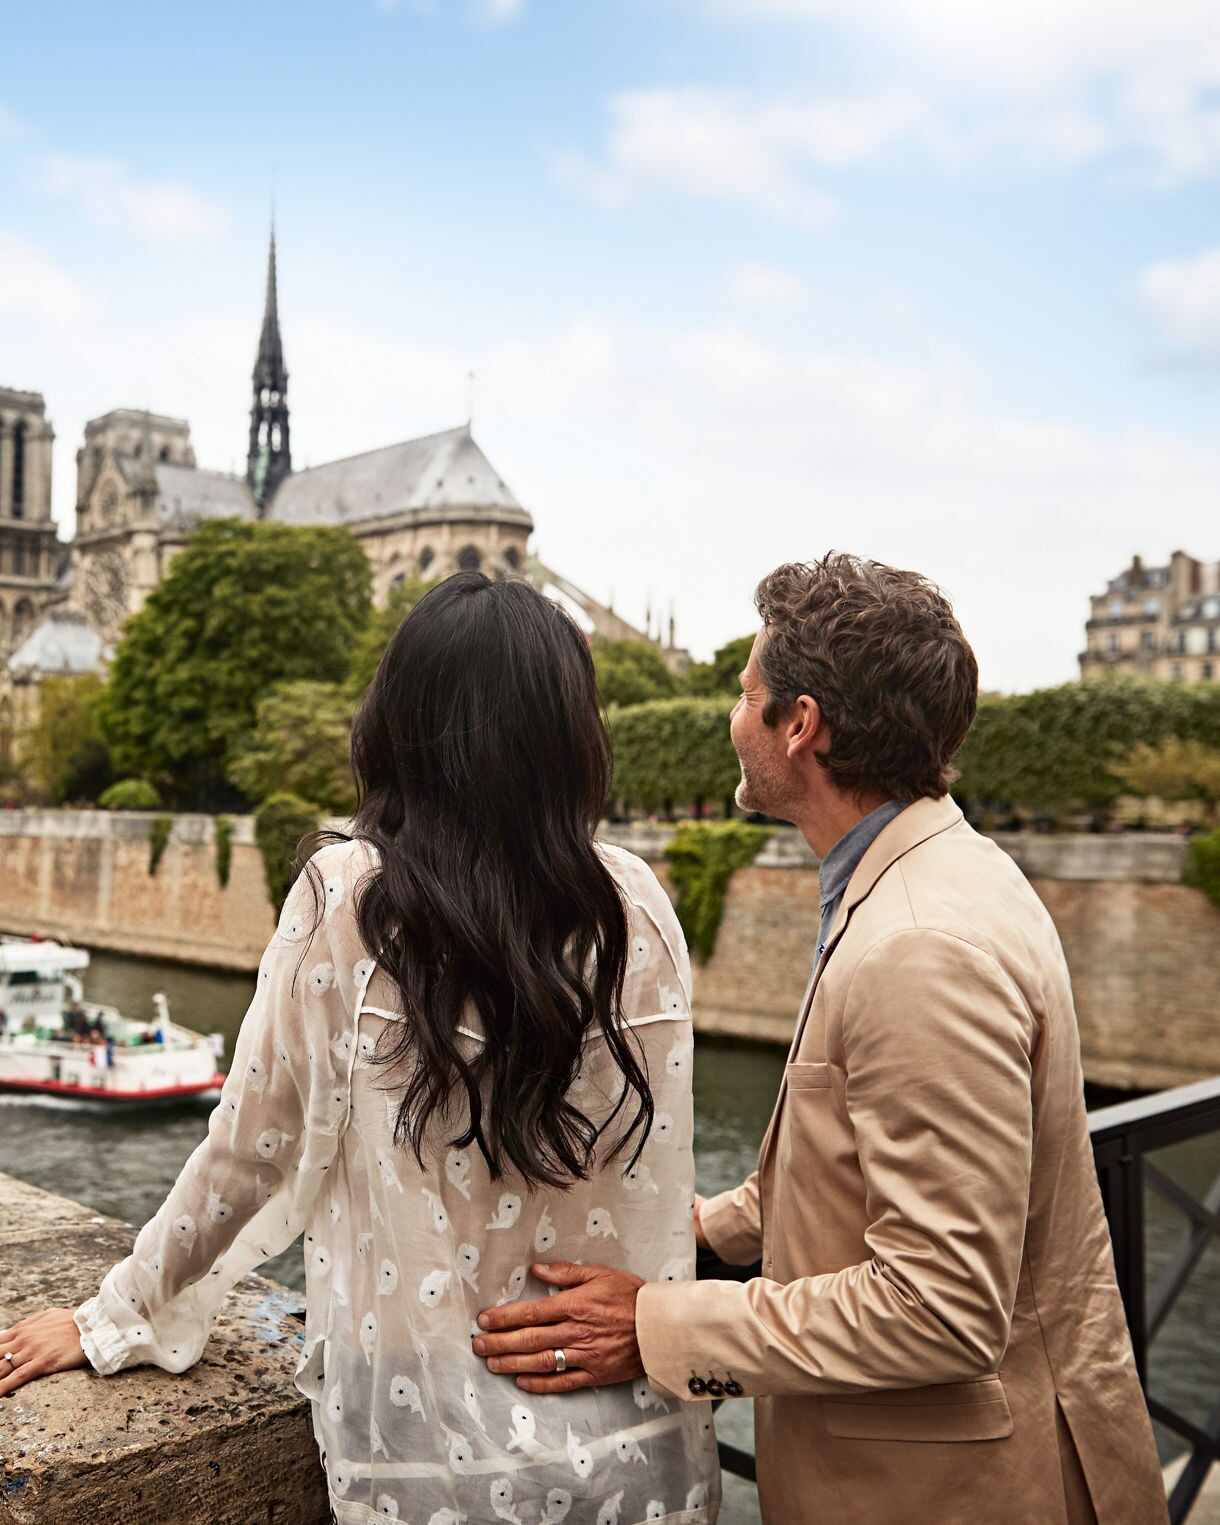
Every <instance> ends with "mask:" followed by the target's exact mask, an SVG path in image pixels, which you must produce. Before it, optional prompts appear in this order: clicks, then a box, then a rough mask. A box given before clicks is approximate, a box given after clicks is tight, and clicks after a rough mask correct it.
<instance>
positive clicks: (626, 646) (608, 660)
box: [593, 638, 677, 704]
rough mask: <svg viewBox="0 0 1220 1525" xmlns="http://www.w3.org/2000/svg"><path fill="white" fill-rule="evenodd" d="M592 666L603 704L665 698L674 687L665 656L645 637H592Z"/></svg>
mask: <svg viewBox="0 0 1220 1525" xmlns="http://www.w3.org/2000/svg"><path fill="white" fill-rule="evenodd" d="M593 667H594V669H595V671H596V673H597V686H598V687H599V688H600V689H601V694H602V698H603V700H604V701H605V702H606V704H644V703H646V702H647V701H648V700H649V699H667V698H669V696H670V695H671V694H673V693H674V692H675V691H676V689H677V681H676V680H675V678H674V675H673V673H671V672H670V670H669V668H668V667H666V665H665V658H664V657H663V656H662V655H661V653H660V651H659V650H658V649H657V647H655V646H652V645H649V643H648V642H647V641H605V640H601V639H600V638H599V639H596V640H594V642H593Z"/></svg>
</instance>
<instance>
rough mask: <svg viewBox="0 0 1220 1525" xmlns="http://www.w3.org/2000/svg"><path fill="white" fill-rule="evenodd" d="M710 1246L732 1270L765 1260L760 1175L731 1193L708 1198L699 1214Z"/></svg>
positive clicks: (744, 1182) (756, 1175) (752, 1177)
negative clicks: (732, 1267) (759, 1186)
mask: <svg viewBox="0 0 1220 1525" xmlns="http://www.w3.org/2000/svg"><path fill="white" fill-rule="evenodd" d="M699 1223H700V1226H701V1227H702V1229H703V1233H704V1236H705V1237H706V1239H707V1242H708V1243H709V1244H710V1245H711V1247H712V1249H713V1250H715V1252H716V1254H717V1255H719V1256H720V1258H721V1260H723V1261H727V1263H728V1264H729V1265H731V1266H748V1265H750V1264H752V1262H754V1261H755V1260H759V1259H761V1257H762V1201H761V1198H760V1196H759V1191H758V1172H757V1171H755V1172H754V1174H753V1175H752V1176H750V1177H748V1179H746V1180H744V1181H743V1182H742V1183H741V1185H740V1186H735V1187H734V1188H733V1190H732V1191H722V1192H720V1193H718V1195H716V1196H714V1197H708V1198H707V1199H706V1201H705V1202H704V1204H703V1207H702V1209H701V1210H700V1213H699Z"/></svg>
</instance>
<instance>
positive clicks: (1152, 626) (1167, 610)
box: [1080, 551, 1220, 683]
mask: <svg viewBox="0 0 1220 1525" xmlns="http://www.w3.org/2000/svg"><path fill="white" fill-rule="evenodd" d="M1089 605H1090V608H1089V619H1088V622H1087V623H1086V625H1085V649H1084V651H1082V652H1081V654H1080V673H1081V676H1082V677H1085V678H1089V677H1094V676H1095V675H1096V674H1097V673H1103V672H1123V673H1146V674H1148V675H1149V676H1151V677H1154V678H1178V679H1181V680H1183V681H1185V682H1187V683H1209V682H1220V562H1217V561H1197V560H1196V559H1195V557H1193V556H1188V555H1187V554H1186V552H1185V551H1175V552H1174V553H1173V555H1172V556H1171V557H1170V558H1169V564H1168V566H1162V567H1149V566H1145V565H1144V563H1143V561H1142V560H1141V559H1140V558H1139V557H1138V556H1136V557H1134V558H1133V559H1132V562H1131V565H1130V566H1129V567H1128V568H1127V569H1126V570H1125V571H1123V572H1120V573H1119V575H1118V576H1117V577H1115V578H1112V579H1111V580H1110V582H1109V583H1108V584H1107V586H1106V591H1105V592H1104V593H1098V594H1095V595H1094V596H1093V597H1092V598H1090V600H1089Z"/></svg>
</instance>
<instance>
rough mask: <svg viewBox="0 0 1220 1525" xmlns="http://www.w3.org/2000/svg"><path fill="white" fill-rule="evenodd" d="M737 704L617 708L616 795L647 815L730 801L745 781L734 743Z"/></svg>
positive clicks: (682, 702) (613, 725)
mask: <svg viewBox="0 0 1220 1525" xmlns="http://www.w3.org/2000/svg"><path fill="white" fill-rule="evenodd" d="M733 703H734V701H733V700H732V699H731V698H728V697H725V698H720V699H655V700H650V701H649V702H648V703H647V704H633V705H630V706H626V707H624V708H621V709H620V708H612V709H611V710H610V712H609V714H610V734H611V735H612V737H613V738H614V793H615V796H616V797H617V798H619V799H621V800H623V801H624V803H626V804H628V805H635V806H638V807H640V808H641V809H644V810H657V809H662V808H665V807H667V806H670V805H674V804H692V803H695V802H696V801H698V802H702V801H704V800H712V801H716V802H720V801H723V800H728V799H731V798H732V796H733V792H734V790H735V789H736V788H737V784H738V782H739V780H740V778H741V768H740V766H739V764H738V762H737V754H736V752H734V750H733V743H732V742H731V741H730V740H729V713H730V711H731V710H732V708H733Z"/></svg>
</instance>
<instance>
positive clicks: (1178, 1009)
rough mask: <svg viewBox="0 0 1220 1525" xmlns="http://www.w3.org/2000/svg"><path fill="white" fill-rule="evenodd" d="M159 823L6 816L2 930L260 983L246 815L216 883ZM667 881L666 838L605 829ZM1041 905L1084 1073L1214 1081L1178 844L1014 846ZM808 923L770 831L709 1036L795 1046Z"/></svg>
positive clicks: (736, 920)
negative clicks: (1053, 936)
mask: <svg viewBox="0 0 1220 1525" xmlns="http://www.w3.org/2000/svg"><path fill="white" fill-rule="evenodd" d="M153 819H154V818H153V817H152V816H151V815H140V814H136V813H131V814H107V813H102V812H96V811H50V810H48V811H36V810H30V811H6V812H0V930H3V931H6V932H16V933H31V932H38V933H41V934H43V935H44V936H59V937H65V938H69V939H71V940H72V941H73V942H77V943H82V944H84V945H86V946H91V947H97V948H108V949H113V950H116V951H119V952H124V953H132V954H138V955H144V956H150V957H157V958H168V959H177V960H182V961H184V962H188V963H199V964H207V965H211V966H214V967H219V968H227V969H235V970H253V969H254V968H256V967H257V965H258V960H259V957H260V955H261V953H262V950H263V947H264V946H265V944H266V941H267V939H268V937H269V936H270V935H271V931H272V929H273V925H274V917H273V914H272V910H271V906H270V904H269V902H268V899H267V890H266V884H265V880H264V877H263V868H262V860H261V858H260V856H259V852H258V849H257V847H256V846H255V844H254V836H253V830H252V826H251V822H250V820H249V819H248V818H238V819H237V820H236V821H235V822H234V826H233V836H232V866H231V872H230V879H229V883H228V886H227V887H226V888H224V889H222V888H221V887H220V884H219V882H218V879H217V875H216V848H215V837H214V825H213V822H212V820H211V818H210V817H207V816H188V815H183V816H177V817H176V818H175V820H174V829H173V832H172V834H171V836H170V840H169V845H168V846H167V848H166V850H165V853H164V856H163V857H162V859H161V862H160V864H159V866H158V869H157V872H156V874H155V875H150V874H149V872H148V864H149V845H148V839H149V834H150V831H151V824H152V821H153ZM606 836H607V838H608V839H610V840H613V841H615V842H618V843H620V844H621V845H622V846H624V847H627V848H629V849H630V850H631V851H633V852H635V853H638V854H639V856H640V857H642V858H644V859H646V860H647V861H648V862H649V863H651V864H652V866H653V867H654V868H655V870H656V871H657V873H658V875H659V877H660V878H661V879H662V881H663V882H667V873H666V863H665V848H666V845H667V844H668V842H669V839H670V836H671V832H670V829H669V828H667V827H664V826H654V825H645V826H635V827H611V828H607V831H606ZM996 841H997V842H998V843H999V844H1000V845H1001V846H1002V847H1003V848H1004V849H1005V851H1007V852H1009V853H1010V854H1011V855H1012V857H1013V858H1014V860H1015V861H1016V862H1017V863H1018V864H1019V865H1020V867H1021V869H1022V870H1023V871H1024V873H1025V874H1026V875H1027V877H1028V878H1029V880H1030V882H1031V883H1032V885H1033V887H1034V889H1035V890H1036V891H1037V893H1038V894H1039V895H1040V896H1041V898H1042V900H1043V901H1044V902H1045V904H1046V905H1047V906H1048V908H1049V909H1050V912H1051V914H1052V916H1053V917H1054V918H1055V922H1056V925H1057V926H1058V928H1059V932H1060V936H1061V937H1062V938H1063V943H1064V949H1065V952H1066V954H1067V959H1068V964H1069V967H1070V968H1071V971H1072V980H1073V986H1074V989H1075V992H1076V1006H1077V1012H1078V1014H1079V1018H1080V1029H1081V1043H1082V1050H1083V1054H1084V1061H1085V1073H1086V1075H1087V1076H1088V1078H1089V1079H1090V1080H1092V1081H1094V1082H1095V1083H1096V1084H1098V1085H1108V1086H1115V1087H1120V1088H1123V1089H1126V1088H1133V1087H1138V1088H1144V1089H1160V1088H1162V1087H1165V1086H1171V1085H1180V1084H1187V1083H1189V1082H1190V1081H1192V1080H1198V1079H1202V1078H1204V1077H1206V1076H1209V1075H1214V1074H1217V1073H1220V910H1218V909H1217V908H1216V907H1215V906H1213V905H1212V904H1211V903H1210V902H1209V901H1208V900H1207V898H1206V897H1205V896H1204V895H1203V894H1202V893H1201V892H1200V891H1199V890H1195V889H1190V888H1188V887H1186V886H1185V885H1183V884H1182V883H1181V871H1182V863H1183V859H1184V855H1185V851H1186V848H1185V843H1184V842H1183V841H1182V839H1181V838H1179V837H1175V836H1157V835H1152V834H1144V833H1138V834H1137V833H1130V834H1127V835H1116V836H1086V835H1064V836H1035V835H1030V834H1024V833H1006V834H1000V835H998V836H997V837H996ZM817 925H818V874H817V859H816V858H815V857H814V856H813V854H812V853H811V852H810V851H809V849H808V848H807V847H806V845H805V843H804V841H803V840H802V839H801V838H800V836H799V835H798V834H797V833H796V832H794V831H790V830H784V831H778V832H776V834H775V835H774V837H772V839H771V840H770V841H769V842H768V843H767V845H766V847H765V848H764V849H763V851H762V852H761V853H760V854H759V856H758V857H757V858H756V859H755V861H754V862H753V863H752V864H751V865H750V866H749V867H748V868H744V869H740V870H738V872H737V873H736V874H735V875H734V876H733V879H732V881H731V883H730V885H729V890H728V894H727V897H726V900H725V907H724V919H723V921H722V923H721V927H720V934H719V938H718V940H717V944H716V951H715V953H714V954H713V956H712V957H711V959H709V960H708V962H707V964H706V965H705V966H703V967H701V968H696V970H695V1021H696V1027H697V1028H698V1029H699V1030H700V1031H701V1032H706V1033H714V1034H720V1035H723V1036H727V1037H733V1038H740V1039H744V1040H748V1041H756V1042H759V1041H761V1042H771V1043H785V1044H786V1043H787V1041H788V1039H789V1037H790V1036H791V1032H792V1025H793V1020H794V1017H795V1013H796V1010H797V1007H798V1005H799V1003H800V999H801V994H802V992H803V990H804V987H805V982H806V979H807V977H808V974H809V966H810V961H811V959H812V955H813V948H814V944H815V940H816V932H817Z"/></svg>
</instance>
